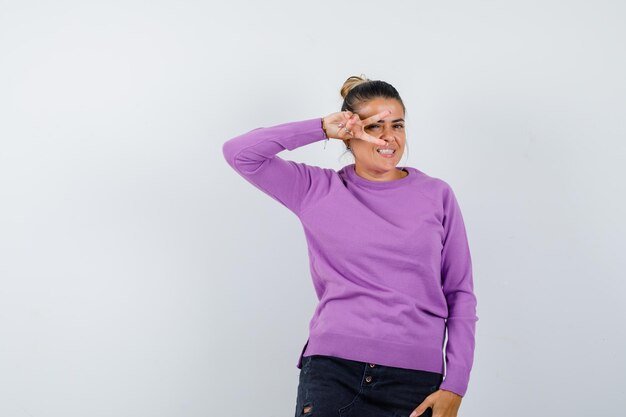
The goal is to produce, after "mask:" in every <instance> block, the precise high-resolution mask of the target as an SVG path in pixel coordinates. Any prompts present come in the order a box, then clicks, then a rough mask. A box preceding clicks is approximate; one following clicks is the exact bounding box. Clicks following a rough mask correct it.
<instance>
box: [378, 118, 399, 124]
mask: <svg viewBox="0 0 626 417" xmlns="http://www.w3.org/2000/svg"><path fill="white" fill-rule="evenodd" d="M384 122H385V121H384V120H379V121H377V122H376V123H384ZM396 122H404V119H396V120H392V121H391V123H396Z"/></svg>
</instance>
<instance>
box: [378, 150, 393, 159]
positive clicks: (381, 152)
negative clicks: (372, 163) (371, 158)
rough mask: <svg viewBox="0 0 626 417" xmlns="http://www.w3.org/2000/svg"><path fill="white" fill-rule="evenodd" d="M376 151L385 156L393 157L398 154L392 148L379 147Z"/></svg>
mask: <svg viewBox="0 0 626 417" xmlns="http://www.w3.org/2000/svg"><path fill="white" fill-rule="evenodd" d="M376 152H377V153H378V154H379V155H380V156H382V157H383V158H393V156H394V155H395V154H396V150H395V149H391V148H377V149H376Z"/></svg>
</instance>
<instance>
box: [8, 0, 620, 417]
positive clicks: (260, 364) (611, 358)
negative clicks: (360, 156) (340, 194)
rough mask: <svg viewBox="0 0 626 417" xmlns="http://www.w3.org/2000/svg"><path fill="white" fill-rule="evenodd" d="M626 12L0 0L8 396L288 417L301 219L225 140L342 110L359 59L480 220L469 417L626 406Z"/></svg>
mask: <svg viewBox="0 0 626 417" xmlns="http://www.w3.org/2000/svg"><path fill="white" fill-rule="evenodd" d="M625 22H626V5H625V3H624V2H622V1H612V2H611V1H594V2H583V1H546V0H542V1H517V2H506V1H505V2H503V1H471V2H467V1H447V2H425V1H416V2H408V1H407V2H395V3H384V2H381V1H349V2H339V1H321V2H320V1H317V2H308V3H303V2H290V1H284V2H278V1H267V0H266V1H247V2H243V1H229V2H206V1H205V2H201V1H176V2H175V1H147V0H143V1H107V2H85V1H74V2H72V1H66V0H64V1H55V2H44V1H19V2H18V1H13V2H7V1H0V140H1V146H0V415H1V416H3V417H40V416H41V417H43V416H55V417H56V416H59V417H74V416H76V417H79V416H80V417H84V416H90V417H99V416H115V417H126V416H128V417H137V416H151V417H159V416H192V417H195V416H250V415H254V416H269V417H273V416H291V415H293V414H294V411H295V399H296V388H297V380H298V369H297V368H296V366H295V365H296V362H297V359H298V355H299V353H300V350H301V348H302V346H303V344H304V342H305V341H306V337H307V332H308V324H309V320H310V318H311V316H312V314H313V310H314V307H315V303H316V301H317V299H316V298H315V294H314V291H313V286H312V283H311V279H310V275H309V271H308V258H307V251H306V242H305V240H304V233H303V230H302V229H301V226H300V223H299V221H298V219H297V218H296V217H295V216H294V215H293V214H292V213H291V212H289V211H288V210H287V209H286V208H284V207H282V206H281V205H279V204H278V203H277V202H276V201H274V200H273V199H271V198H270V197H268V196H266V195H264V194H263V193H261V192H260V191H259V190H257V189H256V188H254V187H253V186H251V185H250V184H248V183H247V182H246V181H245V180H243V179H242V178H241V177H239V176H238V175H237V174H236V173H235V172H234V171H233V170H232V169H231V168H230V167H229V166H228V165H227V164H226V162H225V161H224V159H223V155H222V149H221V146H222V144H223V142H224V141H226V140H228V139H229V138H231V137H234V136H236V135H239V134H241V133H244V132H247V131H249V130H251V129H253V128H256V127H261V126H271V125H275V124H280V123H285V122H288V121H295V120H303V119H309V118H313V117H321V116H325V115H327V114H329V113H332V112H335V111H338V110H339V108H340V104H341V101H340V96H339V88H340V87H341V85H342V83H343V81H344V80H345V79H346V78H347V77H349V76H350V75H358V74H361V73H364V74H365V75H367V76H368V77H370V78H373V79H382V80H385V81H387V82H390V83H391V84H393V85H394V86H395V87H396V88H397V89H398V90H399V92H400V94H401V95H402V97H403V99H404V101H405V104H406V106H407V138H408V142H409V153H408V155H407V157H406V158H405V159H403V161H402V163H403V164H407V165H411V166H415V167H417V168H419V169H421V170H423V171H425V172H426V173H428V174H430V175H432V176H436V177H440V178H442V179H444V180H446V181H447V182H448V183H449V184H450V185H451V186H452V187H453V189H454V190H455V193H456V195H457V198H458V200H459V203H460V205H461V208H462V211H463V215H464V219H465V223H466V228H467V232H468V238H469V241H470V248H471V251H472V258H473V265H474V282H475V291H476V295H477V298H478V316H479V318H480V319H479V321H478V322H477V340H476V355H475V362H474V369H473V371H472V375H471V380H470V385H469V389H468V392H467V394H466V396H465V398H464V399H463V402H462V405H461V409H460V413H459V416H463V417H472V416H474V417H478V416H481V417H482V416H507V417H518V416H519V417H521V416H527V415H541V416H568V417H572V416H589V415H595V416H611V417H612V416H618V415H623V413H624V407H625V406H626V384H625V383H624V381H625V376H624V375H625V373H626V359H625V358H624V352H626V337H625V331H624V328H625V327H626V326H625V325H624V317H626V307H625V303H624V301H623V300H624V293H625V291H626V280H625V276H624V275H625V274H624V271H625V270H626V263H625V260H624V259H625V257H624V256H623V255H624V254H623V251H624V248H625V245H624V236H625V234H626V220H625V217H624V204H625V202H626V201H625V199H626V193H625V191H626V189H625V188H626V187H625V185H624V179H625V178H626V168H625V167H624V165H625V162H626V124H625V123H626V122H625V116H626V77H625V76H624V74H626V48H625V47H624V45H625V41H626V25H625ZM342 153H343V147H342V144H341V143H340V142H339V141H331V142H330V143H329V144H328V146H327V147H326V149H324V147H323V141H321V142H316V143H313V144H310V145H307V146H306V147H302V148H299V149H297V150H294V151H293V152H288V151H287V152H284V153H281V154H280V155H281V157H284V158H288V159H293V160H298V161H301V162H307V163H310V164H313V165H318V166H325V167H333V168H337V169H338V168H340V167H341V166H343V165H345V164H346V163H350V162H351V161H346V160H345V159H344V158H342V157H341V155H342ZM416 405H417V404H416Z"/></svg>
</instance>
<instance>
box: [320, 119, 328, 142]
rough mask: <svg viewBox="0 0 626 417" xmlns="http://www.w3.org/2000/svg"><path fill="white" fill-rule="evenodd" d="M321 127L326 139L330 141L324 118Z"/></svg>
mask: <svg viewBox="0 0 626 417" xmlns="http://www.w3.org/2000/svg"><path fill="white" fill-rule="evenodd" d="M321 125H322V130H323V131H324V136H325V137H326V139H330V138H329V137H328V132H326V126H324V118H323V117H322V118H321Z"/></svg>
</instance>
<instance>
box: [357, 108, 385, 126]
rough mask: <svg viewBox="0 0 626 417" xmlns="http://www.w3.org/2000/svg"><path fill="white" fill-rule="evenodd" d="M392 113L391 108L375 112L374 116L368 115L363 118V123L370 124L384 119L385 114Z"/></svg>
mask: <svg viewBox="0 0 626 417" xmlns="http://www.w3.org/2000/svg"><path fill="white" fill-rule="evenodd" d="M390 114H391V110H389V109H387V110H383V111H381V112H380V113H378V114H375V115H373V116H370V117H368V118H367V119H364V120H361V123H363V124H368V123H372V122H377V121H379V120H380V119H382V118H383V117H385V116H388V115H390Z"/></svg>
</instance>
